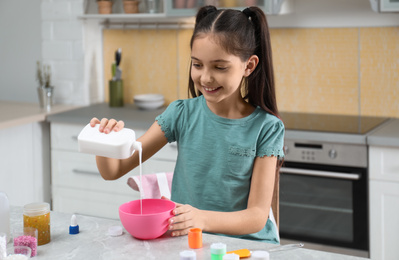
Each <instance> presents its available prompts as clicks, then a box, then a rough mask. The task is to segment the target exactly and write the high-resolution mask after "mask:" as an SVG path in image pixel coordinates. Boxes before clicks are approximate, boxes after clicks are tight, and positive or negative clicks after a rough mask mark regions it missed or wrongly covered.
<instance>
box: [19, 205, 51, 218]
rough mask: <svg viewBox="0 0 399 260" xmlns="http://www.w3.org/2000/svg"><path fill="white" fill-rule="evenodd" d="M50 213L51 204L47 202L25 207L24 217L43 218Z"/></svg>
mask: <svg viewBox="0 0 399 260" xmlns="http://www.w3.org/2000/svg"><path fill="white" fill-rule="evenodd" d="M49 212H50V204H48V203H47V202H35V203H30V204H26V205H25V206H24V213H23V214H24V215H26V216H31V217H32V216H41V215H44V214H47V213H49Z"/></svg>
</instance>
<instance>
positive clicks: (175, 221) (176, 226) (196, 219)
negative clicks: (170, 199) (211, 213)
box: [163, 197, 204, 237]
mask: <svg viewBox="0 0 399 260" xmlns="http://www.w3.org/2000/svg"><path fill="white" fill-rule="evenodd" d="M163 199H166V198H165V197H163ZM173 214H174V215H175V216H174V217H171V218H170V219H169V230H171V231H172V233H171V235H172V236H173V237H177V236H183V235H187V234H188V231H189V230H190V229H191V228H200V229H203V228H204V222H203V218H202V211H201V210H199V209H197V208H194V207H193V206H191V205H188V204H180V203H176V208H175V209H174V210H173Z"/></svg>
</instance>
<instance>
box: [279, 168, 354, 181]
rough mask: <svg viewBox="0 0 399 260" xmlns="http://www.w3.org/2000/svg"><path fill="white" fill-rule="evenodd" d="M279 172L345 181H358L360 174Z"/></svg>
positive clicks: (300, 171) (297, 170) (309, 171)
mask: <svg viewBox="0 0 399 260" xmlns="http://www.w3.org/2000/svg"><path fill="white" fill-rule="evenodd" d="M280 172H281V173H289V174H297V175H309V176H317V177H326V178H335V179H346V180H359V179H360V174H356V173H341V172H327V171H315V170H304V169H298V168H287V167H281V168H280Z"/></svg>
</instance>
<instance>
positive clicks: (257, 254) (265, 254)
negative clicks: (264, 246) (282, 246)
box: [251, 251, 269, 260]
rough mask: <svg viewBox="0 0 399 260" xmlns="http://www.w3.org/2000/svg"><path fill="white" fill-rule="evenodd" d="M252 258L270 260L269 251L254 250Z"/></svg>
mask: <svg viewBox="0 0 399 260" xmlns="http://www.w3.org/2000/svg"><path fill="white" fill-rule="evenodd" d="M251 259H256V260H269V253H268V252H267V251H254V252H253V253H252V254H251Z"/></svg>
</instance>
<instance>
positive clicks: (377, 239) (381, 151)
mask: <svg viewBox="0 0 399 260" xmlns="http://www.w3.org/2000/svg"><path fill="white" fill-rule="evenodd" d="M398 159H399V148H393V147H377V146H371V147H370V149H369V162H370V186H369V193H370V195H369V196H370V198H369V199H370V258H371V259H374V260H391V259H392V260H394V259H395V260H396V259H399V247H398V241H399V220H398V216H399V207H398V205H399V160H398Z"/></svg>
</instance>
